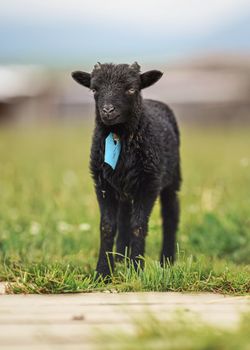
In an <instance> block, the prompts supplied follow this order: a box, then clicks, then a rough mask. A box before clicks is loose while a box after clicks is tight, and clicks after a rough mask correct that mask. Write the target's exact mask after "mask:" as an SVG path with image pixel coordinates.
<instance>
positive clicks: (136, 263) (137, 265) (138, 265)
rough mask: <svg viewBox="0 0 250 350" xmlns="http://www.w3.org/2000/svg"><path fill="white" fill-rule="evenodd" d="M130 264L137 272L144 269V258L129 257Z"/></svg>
mask: <svg viewBox="0 0 250 350" xmlns="http://www.w3.org/2000/svg"><path fill="white" fill-rule="evenodd" d="M131 263H132V266H133V267H134V270H135V271H136V272H137V273H139V272H140V271H142V270H143V269H144V260H143V259H140V258H135V259H133V258H132V259H131Z"/></svg>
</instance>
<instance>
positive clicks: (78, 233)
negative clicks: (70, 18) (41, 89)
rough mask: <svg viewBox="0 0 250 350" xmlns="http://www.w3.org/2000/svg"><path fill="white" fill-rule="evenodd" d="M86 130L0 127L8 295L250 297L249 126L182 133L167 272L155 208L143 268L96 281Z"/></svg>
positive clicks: (0, 212)
mask: <svg viewBox="0 0 250 350" xmlns="http://www.w3.org/2000/svg"><path fill="white" fill-rule="evenodd" d="M91 127H92V126H90V125H89V124H87V123H86V124H81V125H77V126H71V127H66V126H53V127H50V128H45V127H43V128H27V129H24V128H23V129H22V128H19V129H18V128H17V129H12V130H8V129H2V130H0V259H1V265H0V280H3V281H6V280H7V281H10V282H13V283H11V284H10V285H9V289H8V291H9V292H10V293H11V292H12V293H13V292H14V293H19V292H26V293H34V292H35V293H45V292H49V293H58V292H75V291H92V290H104V289H105V290H107V289H108V290H114V289H115V290H118V291H134V290H137V291H138V290H178V291H196V290H197V291H198V290H199V291H201V290H202V291H203V290H204V291H214V292H224V293H233V294H246V293H248V292H249V291H250V265H249V264H250V214H249V209H250V137H249V134H250V133H249V132H250V128H249V129H236V130H232V129H229V130H227V129H226V128H221V129H218V130H213V129H205V128H204V129H190V128H187V127H183V128H182V151H181V155H182V168H183V187H182V191H181V193H180V199H181V209H182V210H181V212H182V215H181V224H180V229H179V235H178V261H177V263H176V265H175V266H174V267H168V266H166V268H165V269H162V268H161V267H160V266H159V263H158V262H157V259H158V255H159V252H160V245H161V220H160V216H159V203H157V204H156V206H155V208H154V212H153V215H152V217H151V220H150V228H149V235H148V238H147V248H146V266H145V271H144V272H140V273H139V274H136V273H135V272H134V271H133V269H132V268H131V267H130V266H129V262H127V261H125V263H124V264H121V265H119V266H117V269H116V271H115V273H114V275H113V277H112V281H111V282H110V283H108V284H105V283H103V282H102V281H96V280H95V278H94V277H95V273H94V268H95V263H96V260H97V254H98V248H99V232H98V226H99V210H98V206H97V202H96V199H95V194H94V190H93V186H92V181H91V178H90V175H89V170H88V158H89V150H90V140H91Z"/></svg>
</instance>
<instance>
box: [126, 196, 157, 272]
mask: <svg viewBox="0 0 250 350" xmlns="http://www.w3.org/2000/svg"><path fill="white" fill-rule="evenodd" d="M156 198H157V194H156V193H154V194H151V195H149V194H147V193H145V192H144V194H141V195H140V196H138V198H135V200H134V202H133V209H132V217H131V226H132V236H131V254H130V258H131V260H132V262H133V264H134V267H135V268H136V269H137V268H138V267H139V266H140V267H142V268H143V265H144V264H143V260H141V259H140V256H144V252H145V239H146V236H147V232H148V221H149V216H150V213H151V211H152V208H153V205H154V202H155V200H156Z"/></svg>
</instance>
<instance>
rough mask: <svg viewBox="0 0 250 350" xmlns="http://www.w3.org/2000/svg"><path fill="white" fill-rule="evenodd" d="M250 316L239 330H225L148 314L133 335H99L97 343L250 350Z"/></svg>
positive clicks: (116, 346) (170, 348)
mask: <svg viewBox="0 0 250 350" xmlns="http://www.w3.org/2000/svg"><path fill="white" fill-rule="evenodd" d="M249 323H250V313H246V314H244V315H242V317H241V321H240V323H239V325H238V326H237V328H234V329H224V328H218V327H214V326H211V325H208V324H206V323H204V322H202V321H201V320H199V319H197V318H195V317H194V316H188V315H185V314H184V313H181V312H179V313H178V312H177V313H176V314H173V315H172V317H171V320H168V321H166V320H165V321H160V320H158V319H157V318H156V317H154V316H153V315H151V314H146V315H145V317H144V318H143V322H142V321H141V320H140V319H138V320H135V322H134V332H133V333H132V334H129V333H125V332H113V333H112V332H109V333H107V334H104V333H103V334H102V333H101V334H100V333H99V334H97V335H96V336H95V338H94V341H95V343H96V345H97V348H98V349H99V347H98V345H100V346H102V349H105V350H108V349H119V350H122V349H124V350H125V349H126V350H130V349H131V350H132V349H145V350H147V349H150V350H151V349H164V350H179V349H182V350H235V349H238V350H249V349H250V344H249V339H250V338H249Z"/></svg>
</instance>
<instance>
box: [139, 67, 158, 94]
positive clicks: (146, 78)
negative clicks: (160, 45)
mask: <svg viewBox="0 0 250 350" xmlns="http://www.w3.org/2000/svg"><path fill="white" fill-rule="evenodd" d="M162 75H163V73H162V72H160V71H159V70H149V71H148V72H145V73H142V74H141V75H140V77H141V89H144V88H146V87H148V86H151V85H153V84H154V83H156V82H157V81H158V80H159V79H160V78H161V77H162Z"/></svg>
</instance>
